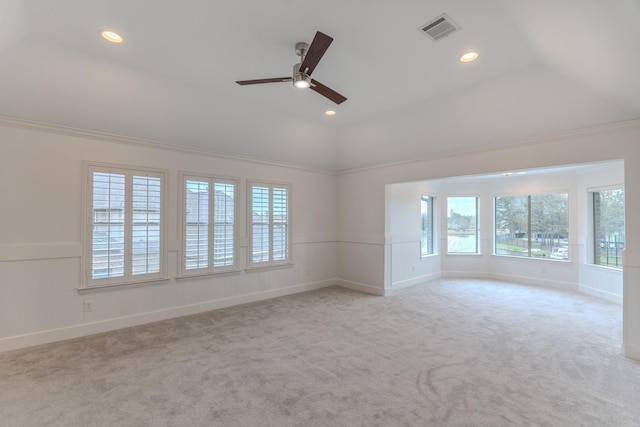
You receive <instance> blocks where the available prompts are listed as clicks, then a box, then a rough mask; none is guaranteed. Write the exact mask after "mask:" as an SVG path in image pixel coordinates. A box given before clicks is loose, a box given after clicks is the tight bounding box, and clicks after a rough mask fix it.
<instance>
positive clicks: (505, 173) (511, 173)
mask: <svg viewBox="0 0 640 427" xmlns="http://www.w3.org/2000/svg"><path fill="white" fill-rule="evenodd" d="M503 175H504V176H511V175H513V172H504V173H503Z"/></svg>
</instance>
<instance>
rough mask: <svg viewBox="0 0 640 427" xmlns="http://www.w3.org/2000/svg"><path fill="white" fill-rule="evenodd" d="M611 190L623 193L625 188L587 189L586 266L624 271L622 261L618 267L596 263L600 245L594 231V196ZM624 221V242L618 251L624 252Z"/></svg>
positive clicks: (621, 186)
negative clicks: (587, 228) (587, 257)
mask: <svg viewBox="0 0 640 427" xmlns="http://www.w3.org/2000/svg"><path fill="white" fill-rule="evenodd" d="M611 190H622V191H623V192H624V191H625V186H624V184H615V185H608V186H603V187H594V188H587V206H588V220H589V235H588V242H589V243H588V247H587V249H588V253H589V260H588V261H587V262H588V264H589V265H590V266H593V267H597V268H604V269H612V270H615V271H623V270H624V265H623V263H622V260H621V261H620V265H617V266H616V265H612V264H601V263H598V262H596V259H597V246H598V245H599V244H600V243H598V242H597V240H596V239H597V238H598V232H597V231H596V227H597V223H596V202H595V195H596V194H597V193H602V192H604V191H611ZM624 197H625V200H624V201H625V203H626V193H625V196H624ZM624 214H625V211H624V209H623V215H624ZM623 221H625V226H624V227H623V228H624V233H625V235H624V237H623V239H624V241H623V242H621V243H623V246H622V247H619V249H620V251H621V252H622V251H624V244H625V242H626V218H624V220H623ZM619 258H622V256H620V257H619Z"/></svg>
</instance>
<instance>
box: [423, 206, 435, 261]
mask: <svg viewBox="0 0 640 427" xmlns="http://www.w3.org/2000/svg"><path fill="white" fill-rule="evenodd" d="M435 201H436V196H434V195H432V194H421V195H420V257H421V258H426V257H430V256H434V255H437V245H436V220H435V212H436V209H435ZM424 202H427V206H428V212H427V218H428V219H429V226H430V227H428V228H430V230H427V232H428V234H429V235H428V237H427V245H426V246H427V251H426V252H425V251H424V247H425V244H424V240H425V238H424V234H425V224H424V211H423V209H422V208H423V206H424V205H423V203H424ZM429 238H430V240H429Z"/></svg>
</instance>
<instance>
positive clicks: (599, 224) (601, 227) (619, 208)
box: [591, 188, 625, 268]
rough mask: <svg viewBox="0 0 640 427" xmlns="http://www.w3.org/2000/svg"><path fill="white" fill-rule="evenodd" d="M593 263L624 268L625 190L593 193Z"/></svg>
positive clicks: (618, 189)
mask: <svg viewBox="0 0 640 427" xmlns="http://www.w3.org/2000/svg"><path fill="white" fill-rule="evenodd" d="M591 199H592V200H591V201H592V203H591V205H592V218H593V263H594V264H598V265H604V266H608V267H614V268H622V251H623V249H624V245H625V240H624V189H622V188H615V189H610V190H603V191H594V192H591Z"/></svg>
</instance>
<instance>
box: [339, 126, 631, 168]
mask: <svg viewBox="0 0 640 427" xmlns="http://www.w3.org/2000/svg"><path fill="white" fill-rule="evenodd" d="M633 128H638V130H640V118H638V119H631V120H624V121H621V122H613V123H606V124H602V125H595V126H589V127H584V128H577V129H570V130H565V131H558V132H552V133H546V134H542V135H536V136H530V137H525V138H518V139H512V140H509V141H504V142H499V143H496V144H485V145H482V146H479V147H472V148H461V149H457V150H447V151H442V152H440V153H433V154H428V155H424V156H421V157H418V158H414V159H411V160H400V161H397V162H389V163H384V164H378V165H370V166H362V167H356V168H348V169H341V170H338V171H337V174H338V175H348V174H352V173H360V172H367V171H372V170H376V169H384V168H388V167H391V166H403V165H411V164H415V163H422V162H424V161H427V160H440V159H448V158H451V157H459V156H464V155H474V154H480V153H482V154H486V152H487V151H498V150H504V149H506V148H517V147H521V146H525V145H536V144H543V143H546V142H549V141H553V140H559V139H568V138H576V137H584V136H590V135H597V134H599V133H606V132H613V131H618V130H624V129H633Z"/></svg>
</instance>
